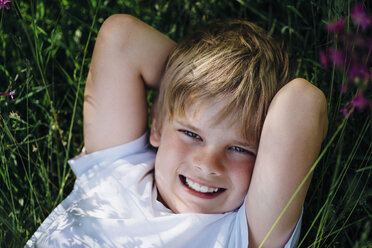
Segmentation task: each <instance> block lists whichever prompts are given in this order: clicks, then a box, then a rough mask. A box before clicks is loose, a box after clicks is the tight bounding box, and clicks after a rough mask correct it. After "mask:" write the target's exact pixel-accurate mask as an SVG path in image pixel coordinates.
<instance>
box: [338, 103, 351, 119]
mask: <svg viewBox="0 0 372 248" xmlns="http://www.w3.org/2000/svg"><path fill="white" fill-rule="evenodd" d="M340 112H341V113H342V114H343V115H344V117H345V118H348V117H349V115H350V114H351V108H350V105H349V104H348V105H346V106H345V107H344V108H342V109H340Z"/></svg>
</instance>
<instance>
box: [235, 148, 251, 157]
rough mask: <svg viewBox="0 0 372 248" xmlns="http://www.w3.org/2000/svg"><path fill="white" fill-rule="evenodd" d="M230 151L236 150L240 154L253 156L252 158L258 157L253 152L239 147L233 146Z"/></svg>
mask: <svg viewBox="0 0 372 248" xmlns="http://www.w3.org/2000/svg"><path fill="white" fill-rule="evenodd" d="M230 149H232V150H234V151H236V152H238V153H247V154H249V155H252V156H254V157H256V154H254V153H253V152H251V151H248V150H246V149H244V148H241V147H239V146H232V147H230Z"/></svg>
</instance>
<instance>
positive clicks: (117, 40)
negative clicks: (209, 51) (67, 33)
mask: <svg viewBox="0 0 372 248" xmlns="http://www.w3.org/2000/svg"><path fill="white" fill-rule="evenodd" d="M174 46H175V43H174V42H173V41H172V40H170V39H169V38H168V37H166V36H165V35H163V34H161V33H160V32H158V31H156V30H155V29H153V28H151V27H150V26H148V25H147V24H145V23H143V22H141V21H140V20H138V19H136V18H134V17H132V16H129V15H114V16H111V17H109V18H108V19H107V20H106V21H105V22H104V24H103V25H102V27H101V29H100V31H99V34H98V37H97V41H96V44H95V47H94V52H93V58H92V62H91V65H90V70H89V74H88V78H87V84H86V88H85V97H84V143H85V149H86V152H87V153H91V152H94V151H98V150H101V149H105V148H108V147H112V146H115V145H120V144H123V143H126V142H129V141H131V140H134V139H136V138H138V137H139V136H141V135H142V134H143V133H144V132H145V129H146V124H147V108H146V97H145V85H147V86H149V87H153V88H158V86H159V85H158V84H159V80H160V78H161V75H162V72H163V70H164V65H165V62H166V59H167V56H168V54H169V52H170V50H171V49H172V48H173V47H174Z"/></svg>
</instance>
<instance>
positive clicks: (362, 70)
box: [347, 63, 369, 80]
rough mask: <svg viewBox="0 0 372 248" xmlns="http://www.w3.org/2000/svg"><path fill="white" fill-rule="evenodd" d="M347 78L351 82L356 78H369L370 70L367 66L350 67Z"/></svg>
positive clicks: (355, 64) (355, 65) (356, 65)
mask: <svg viewBox="0 0 372 248" xmlns="http://www.w3.org/2000/svg"><path fill="white" fill-rule="evenodd" d="M347 76H348V77H349V79H350V80H354V79H355V78H356V77H361V79H364V78H366V77H368V76H369V75H368V69H367V67H366V66H365V65H362V64H357V63H354V64H352V65H351V66H350V69H349V71H348V72H347Z"/></svg>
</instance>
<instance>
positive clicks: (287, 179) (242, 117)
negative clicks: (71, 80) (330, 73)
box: [27, 15, 327, 247]
mask: <svg viewBox="0 0 372 248" xmlns="http://www.w3.org/2000/svg"><path fill="white" fill-rule="evenodd" d="M168 57H169V58H168ZM166 62H167V65H166V67H165V64H166ZM287 65H288V61H287V55H286V53H285V52H283V51H282V50H281V49H280V47H279V46H278V45H277V44H276V43H275V42H274V41H273V40H271V38H269V37H268V36H266V35H265V34H263V33H262V32H261V31H259V30H258V29H257V27H256V26H254V25H253V24H251V23H248V22H243V21H232V22H229V23H227V24H221V23H216V24H214V25H213V26H208V27H207V28H205V29H204V30H201V31H198V32H196V33H195V34H194V35H193V36H190V37H188V38H187V39H186V40H185V41H184V42H183V43H181V44H180V45H178V46H176V44H175V43H174V42H173V41H171V40H170V39H169V38H167V37H166V36H164V35H162V34H161V33H159V32H158V31H156V30H154V29H152V28H151V27H149V26H147V25H146V24H144V23H143V22H141V21H139V20H138V19H136V18H134V17H131V16H128V15H114V16H112V17H110V18H109V19H108V20H106V21H105V23H104V24H103V26H102V28H101V30H100V32H99V35H98V38H97V41H96V45H95V49H94V53H93V59H92V63H91V67H90V71H89V74H88V79H87V85H86V92H85V102H84V142H85V152H84V153H85V154H84V156H82V157H78V158H75V159H73V160H70V165H71V167H72V169H73V170H74V172H75V174H76V177H77V179H76V182H75V186H74V190H73V192H72V193H71V194H70V195H69V196H68V197H67V198H66V199H65V200H64V201H63V202H62V203H61V204H60V205H59V206H58V207H57V208H56V209H55V210H54V211H53V212H52V214H51V215H50V216H49V217H48V218H47V220H46V221H44V223H43V224H42V225H41V227H40V228H39V229H38V231H37V232H36V233H35V234H34V236H33V237H32V238H31V240H30V241H29V242H28V243H27V245H28V246H34V245H39V246H49V247H60V246H83V247H84V246H86V247H94V246H97V247H258V246H259V245H260V244H261V242H262V241H263V240H264V239H265V236H266V234H267V233H268V232H269V230H270V228H271V226H272V225H273V223H274V222H275V220H276V219H277V218H278V216H279V214H280V213H281V211H282V210H283V208H284V207H285V205H286V204H287V202H288V201H289V199H290V197H291V196H292V194H293V193H294V192H295V190H296V188H297V187H298V186H299V184H300V182H301V181H302V180H303V178H304V177H305V175H306V174H307V172H308V171H309V168H310V167H311V166H312V164H313V162H314V161H315V159H316V157H317V155H318V153H319V150H320V146H321V142H322V140H323V139H324V137H325V134H326V131H327V112H326V102H325V98H324V95H323V94H322V92H321V91H320V90H318V89H317V88H316V87H314V86H313V85H311V84H310V83H308V82H306V81H305V80H303V79H295V80H293V81H291V82H289V83H288V84H286V82H287V81H288V68H287ZM146 86H148V87H152V88H155V89H158V88H160V89H159V96H158V99H157V103H156V104H155V108H154V110H153V113H152V114H153V116H152V118H153V119H152V127H151V133H150V137H149V141H150V143H151V145H152V146H153V147H156V148H157V153H156V156H155V153H154V152H152V151H151V149H149V148H148V141H147V138H146V134H145V132H146V123H147V120H146V119H147V107H146V100H145V99H146V98H145V87H146ZM269 105H270V108H269ZM309 183H310V180H308V181H307V182H306V184H305V185H304V186H303V187H302V188H301V190H300V191H299V193H298V195H297V196H296V197H295V198H294V200H293V202H292V203H291V205H290V206H289V208H288V209H287V211H286V212H285V214H284V215H283V216H282V218H281V219H280V221H279V222H278V223H277V225H276V227H275V228H274V229H273V230H272V232H271V233H270V235H269V236H268V238H267V239H266V240H265V242H264V244H263V246H264V247H283V246H285V247H293V246H294V245H295V243H296V239H298V232H299V225H300V221H299V219H300V216H301V211H302V204H303V202H304V199H305V195H306V191H307V188H308V185H309Z"/></svg>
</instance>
